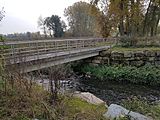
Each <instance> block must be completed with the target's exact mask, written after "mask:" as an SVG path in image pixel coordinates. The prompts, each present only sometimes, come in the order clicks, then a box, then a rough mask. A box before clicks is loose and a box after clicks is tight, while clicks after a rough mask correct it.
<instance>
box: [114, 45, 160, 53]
mask: <svg viewBox="0 0 160 120" xmlns="http://www.w3.org/2000/svg"><path fill="white" fill-rule="evenodd" d="M111 50H112V51H120V52H125V51H145V50H149V51H160V47H120V46H115V47H113V48H111Z"/></svg>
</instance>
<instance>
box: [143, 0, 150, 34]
mask: <svg viewBox="0 0 160 120" xmlns="http://www.w3.org/2000/svg"><path fill="white" fill-rule="evenodd" d="M151 3H152V0H150V1H149V5H148V8H147V12H146V14H145V19H144V24H143V36H145V35H146V26H147V20H148V15H149V10H150V7H151Z"/></svg>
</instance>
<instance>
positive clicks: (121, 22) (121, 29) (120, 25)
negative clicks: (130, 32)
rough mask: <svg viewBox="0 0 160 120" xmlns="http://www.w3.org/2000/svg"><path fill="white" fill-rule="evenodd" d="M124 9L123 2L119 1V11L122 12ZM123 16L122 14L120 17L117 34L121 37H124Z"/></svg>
mask: <svg viewBox="0 0 160 120" xmlns="http://www.w3.org/2000/svg"><path fill="white" fill-rule="evenodd" d="M123 9H124V3H123V0H121V2H120V10H121V11H123ZM123 21H124V15H123V13H122V15H121V16H120V24H119V32H120V35H121V36H124V22H123Z"/></svg>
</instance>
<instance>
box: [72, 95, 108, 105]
mask: <svg viewBox="0 0 160 120" xmlns="http://www.w3.org/2000/svg"><path fill="white" fill-rule="evenodd" d="M74 96H75V97H78V98H81V99H83V100H85V101H87V102H88V103H91V104H95V105H100V104H105V102H104V101H103V100H101V99H99V98H98V97H96V96H95V95H93V94H91V93H89V92H75V94H74Z"/></svg>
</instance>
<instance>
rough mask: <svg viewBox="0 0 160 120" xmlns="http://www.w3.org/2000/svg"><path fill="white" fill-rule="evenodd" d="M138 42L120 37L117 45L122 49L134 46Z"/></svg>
mask: <svg viewBox="0 0 160 120" xmlns="http://www.w3.org/2000/svg"><path fill="white" fill-rule="evenodd" d="M137 42H138V40H137V39H136V38H134V37H121V38H120V40H119V45H120V46H122V47H131V46H136V45H137Z"/></svg>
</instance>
